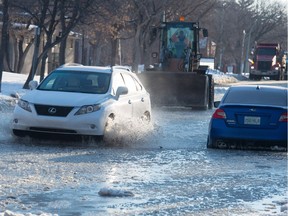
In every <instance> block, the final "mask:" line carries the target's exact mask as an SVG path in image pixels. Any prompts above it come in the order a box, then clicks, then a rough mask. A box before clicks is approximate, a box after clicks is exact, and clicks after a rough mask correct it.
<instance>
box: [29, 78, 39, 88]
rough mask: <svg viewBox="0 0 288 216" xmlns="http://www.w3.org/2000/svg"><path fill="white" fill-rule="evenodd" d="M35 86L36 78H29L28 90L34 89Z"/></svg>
mask: <svg viewBox="0 0 288 216" xmlns="http://www.w3.org/2000/svg"><path fill="white" fill-rule="evenodd" d="M37 86H38V82H37V81H36V80H31V81H30V82H29V89H30V90H34V89H36V88H37Z"/></svg>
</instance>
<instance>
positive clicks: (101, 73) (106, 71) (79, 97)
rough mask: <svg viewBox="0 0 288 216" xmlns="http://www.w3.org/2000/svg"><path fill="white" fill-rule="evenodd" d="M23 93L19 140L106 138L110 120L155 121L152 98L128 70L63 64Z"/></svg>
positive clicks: (15, 126)
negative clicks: (67, 137)
mask: <svg viewBox="0 0 288 216" xmlns="http://www.w3.org/2000/svg"><path fill="white" fill-rule="evenodd" d="M30 88H31V91H29V92H28V93H27V94H25V95H23V96H22V97H21V98H20V99H19V101H18V103H17V105H16V107H15V110H14V116H13V123H12V130H13V133H14V135H16V136H26V135H29V136H30V135H31V136H33V135H44V134H48V135H50V134H62V135H88V136H100V137H103V136H104V134H105V128H106V126H107V123H108V122H113V121H115V119H118V120H120V121H122V122H126V121H127V122H128V121H131V120H132V121H133V119H142V121H147V122H149V121H150V118H151V103H150V95H149V93H148V92H147V91H146V90H145V88H144V86H143V85H142V83H141V82H140V80H139V79H138V78H137V76H136V74H135V73H132V72H131V71H130V70H129V69H128V68H126V67H120V66H114V67H94V66H82V65H77V66H75V65H74V66H63V67H59V68H57V69H56V70H54V71H53V72H51V73H50V74H49V75H48V76H47V77H46V78H45V79H44V80H43V81H42V82H41V83H40V84H39V86H38V83H37V82H36V81H31V82H30Z"/></svg>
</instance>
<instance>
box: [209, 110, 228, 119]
mask: <svg viewBox="0 0 288 216" xmlns="http://www.w3.org/2000/svg"><path fill="white" fill-rule="evenodd" d="M212 118H213V119H226V113H225V112H224V110H222V109H217V110H216V111H215V112H214V114H213V116H212Z"/></svg>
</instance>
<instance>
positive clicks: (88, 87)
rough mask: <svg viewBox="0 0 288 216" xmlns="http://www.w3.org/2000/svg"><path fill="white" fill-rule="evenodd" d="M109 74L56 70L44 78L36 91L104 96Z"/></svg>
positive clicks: (107, 87) (107, 86)
mask: <svg viewBox="0 0 288 216" xmlns="http://www.w3.org/2000/svg"><path fill="white" fill-rule="evenodd" d="M110 78H111V74H107V73H100V72H99V73H97V72H87V71H66V70H63V71H61V70H57V71H54V72H52V73H51V74H50V75H49V76H48V77H46V78H45V79H44V80H43V82H42V83H41V84H40V85H39V86H38V88H37V89H38V90H45V91H62V92H81V93H90V94H105V93H106V92H107V91H108V89H109V85H110Z"/></svg>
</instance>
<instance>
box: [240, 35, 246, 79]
mask: <svg viewBox="0 0 288 216" xmlns="http://www.w3.org/2000/svg"><path fill="white" fill-rule="evenodd" d="M245 35H246V31H245V30H243V39H242V49H241V68H240V74H242V73H243V70H244V45H245Z"/></svg>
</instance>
